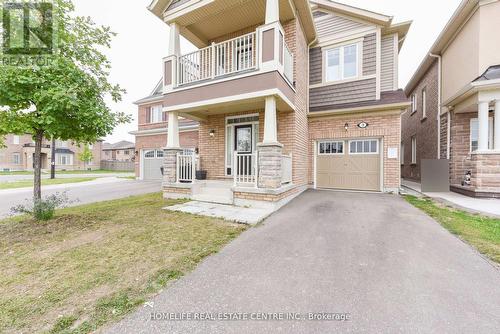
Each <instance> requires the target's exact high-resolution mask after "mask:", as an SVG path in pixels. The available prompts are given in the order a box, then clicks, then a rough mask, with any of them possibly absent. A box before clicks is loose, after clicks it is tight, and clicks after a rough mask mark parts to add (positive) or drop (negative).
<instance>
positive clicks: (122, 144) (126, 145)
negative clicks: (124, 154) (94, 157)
mask: <svg viewBox="0 0 500 334" xmlns="http://www.w3.org/2000/svg"><path fill="white" fill-rule="evenodd" d="M134 148H135V144H134V143H132V142H130V141H127V140H122V141H119V142H118V143H115V144H110V143H104V144H103V145H102V149H103V150H124V149H134Z"/></svg>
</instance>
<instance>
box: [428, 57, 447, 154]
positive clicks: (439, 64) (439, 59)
mask: <svg viewBox="0 0 500 334" xmlns="http://www.w3.org/2000/svg"><path fill="white" fill-rule="evenodd" d="M429 56H430V57H432V58H437V59H438V108H437V159H438V160H439V159H441V61H442V57H441V56H440V55H436V54H433V53H429ZM448 125H449V123H448ZM448 137H449V135H448ZM448 149H449V147H448Z"/></svg>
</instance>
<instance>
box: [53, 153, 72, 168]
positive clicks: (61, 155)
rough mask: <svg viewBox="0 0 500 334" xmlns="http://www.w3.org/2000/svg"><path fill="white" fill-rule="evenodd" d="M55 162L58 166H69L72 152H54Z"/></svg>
mask: <svg viewBox="0 0 500 334" xmlns="http://www.w3.org/2000/svg"><path fill="white" fill-rule="evenodd" d="M63 158H64V159H63ZM63 160H64V161H63ZM56 164H57V165H58V166H71V165H73V154H69V153H56Z"/></svg>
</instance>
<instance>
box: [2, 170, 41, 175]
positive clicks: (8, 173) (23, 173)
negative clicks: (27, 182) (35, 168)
mask: <svg viewBox="0 0 500 334" xmlns="http://www.w3.org/2000/svg"><path fill="white" fill-rule="evenodd" d="M30 174H33V172H28V171H12V172H6V171H0V175H30Z"/></svg>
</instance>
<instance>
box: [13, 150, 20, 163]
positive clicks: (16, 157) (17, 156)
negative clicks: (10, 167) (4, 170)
mask: <svg viewBox="0 0 500 334" xmlns="http://www.w3.org/2000/svg"><path fill="white" fill-rule="evenodd" d="M12 163H13V164H14V165H20V164H21V153H18V152H16V153H12Z"/></svg>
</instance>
